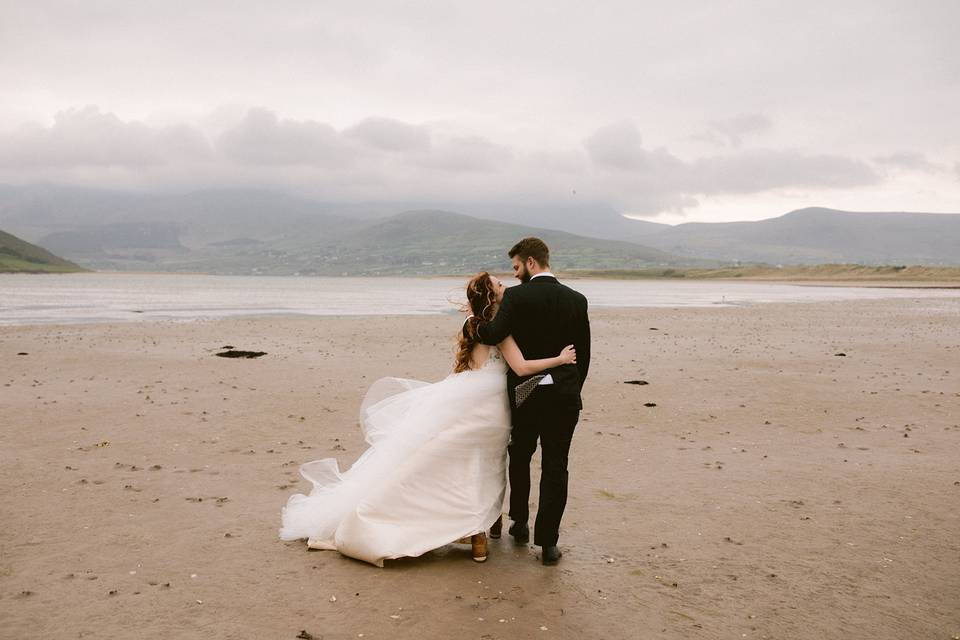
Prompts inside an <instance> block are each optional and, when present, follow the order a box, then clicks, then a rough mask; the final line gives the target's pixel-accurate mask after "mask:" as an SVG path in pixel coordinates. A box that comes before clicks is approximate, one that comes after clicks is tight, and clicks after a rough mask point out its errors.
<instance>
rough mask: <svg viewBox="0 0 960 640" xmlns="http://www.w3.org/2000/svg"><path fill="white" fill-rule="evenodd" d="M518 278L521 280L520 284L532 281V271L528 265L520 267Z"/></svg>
mask: <svg viewBox="0 0 960 640" xmlns="http://www.w3.org/2000/svg"><path fill="white" fill-rule="evenodd" d="M517 279H519V280H520V284H526V283H527V282H530V271H529V270H528V269H527V265H523V266H522V267H520V272H519V273H517Z"/></svg>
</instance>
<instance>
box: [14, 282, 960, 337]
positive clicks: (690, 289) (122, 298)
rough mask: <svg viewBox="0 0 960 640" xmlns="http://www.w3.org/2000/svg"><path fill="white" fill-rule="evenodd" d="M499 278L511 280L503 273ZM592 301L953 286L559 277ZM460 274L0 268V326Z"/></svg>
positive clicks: (352, 307)
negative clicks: (414, 275)
mask: <svg viewBox="0 0 960 640" xmlns="http://www.w3.org/2000/svg"><path fill="white" fill-rule="evenodd" d="M504 281H505V282H508V281H510V282H513V283H515V282H516V281H515V280H513V279H512V278H504ZM564 282H565V283H566V284H568V285H569V286H571V287H573V288H574V289H577V290H578V291H580V292H582V293H583V294H584V295H586V296H587V298H588V299H589V300H590V304H591V307H592V308H604V307H606V308H615V307H622V308H629V307H715V306H743V305H762V304H769V303H803V302H822V301H831V300H868V299H879V298H904V299H916V300H923V299H929V298H944V297H949V298H960V289H949V288H942V289H938V288H916V289H913V288H900V287H851V286H815V285H807V284H784V283H766V282H736V281H715V280H699V281H697V280H609V279H597V278H575V279H570V280H565V281H564ZM465 283H466V278H456V277H443V278H412V277H411V278H407V277H403V278H389V277H383V278H348V277H337V278H324V277H279V276H212V275H180V274H143V273H79V274H62V275H59V274H55V275H47V274H43V275H34V274H0V325H23V324H64V323H69V324H74V323H89V322H118V321H129V322H145V321H155V320H173V321H191V320H198V319H213V318H227V317H235V316H268V315H271V316H272V315H300V316H379V315H422V314H455V313H460V305H461V304H462V303H463V302H464V300H465V296H464V286H465Z"/></svg>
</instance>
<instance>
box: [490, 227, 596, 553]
mask: <svg viewBox="0 0 960 640" xmlns="http://www.w3.org/2000/svg"><path fill="white" fill-rule="evenodd" d="M509 255H510V259H511V260H512V261H513V274H514V276H516V278H517V279H518V280H520V282H521V283H522V284H520V285H519V286H516V287H510V288H509V289H507V290H506V291H505V292H504V294H503V301H502V302H501V303H500V310H499V311H497V315H496V316H495V317H494V319H493V320H492V321H490V322H489V323H483V324H481V325H480V326H479V327H478V334H479V336H480V339H481V340H482V341H483V342H484V343H485V344H489V345H495V344H499V343H500V342H502V341H503V340H504V339H505V338H506V337H507V336H509V335H512V336H513V339H514V340H516V342H517V345H518V346H519V347H520V351H521V352H522V353H523V357H524V358H526V359H528V360H535V359H539V358H552V357H553V356H555V355H557V354H558V353H560V350H561V349H563V348H564V347H565V346H567V345H569V344H572V345H573V346H574V347H575V348H576V351H577V363H576V364H568V365H563V366H561V367H557V368H556V369H551V370H549V371H545V372H543V373H544V374H546V375H542V374H541V375H540V376H534V377H533V378H534V379H531V376H527V377H520V376H518V375H517V374H515V373H514V372H513V371H508V373H507V393H508V395H509V396H510V409H511V414H512V423H513V430H512V432H511V436H510V445H509V447H508V451H509V452H510V519H511V520H513V526H511V527H510V535H512V536H513V537H514V539H515V540H516V542H517V543H519V544H526V543H527V542H528V541H529V539H530V530H529V528H528V527H527V520H528V518H529V515H530V514H529V501H530V459H531V457H533V453H534V452H535V451H536V449H537V440H538V439H539V440H540V447H541V475H540V506H539V508H538V510H537V519H536V523H535V525H534V530H533V543H534V544H535V545H538V546H540V547H542V548H543V553H542V555H541V558H542V560H543V564H545V565H554V564H556V563H557V561H558V560H559V559H560V556H561V555H563V554H561V552H560V550H559V549H558V548H557V540H558V537H559V530H560V519H561V518H562V517H563V510H564V507H565V506H566V504H567V455H568V453H569V451H570V441H571V439H572V438H573V431H574V428H575V427H576V426H577V420H578V419H579V418H580V410H581V409H582V408H583V403H582V402H581V400H580V389H581V388H582V387H583V382H584V380H586V378H587V369H588V368H589V367H590V322H589V320H588V318H587V299H586V298H585V297H584V296H583V295H582V294H580V293H578V292H576V291H574V290H573V289H571V288H569V287H566V286H564V285H562V284H560V283H559V282H558V281H557V278H556V277H555V276H554V275H553V274H552V273H550V250H549V249H548V248H547V245H546V244H544V242H543V240H540V239H539V238H524V239H523V240H521V241H520V242H518V243H517V244H515V245H514V246H513V248H512V249H510V252H509ZM537 378H539V379H537ZM525 382H526V383H527V384H526V385H523V383H525ZM518 385H523V386H521V389H520V393H519V394H518V393H517V386H518ZM518 402H519V406H518Z"/></svg>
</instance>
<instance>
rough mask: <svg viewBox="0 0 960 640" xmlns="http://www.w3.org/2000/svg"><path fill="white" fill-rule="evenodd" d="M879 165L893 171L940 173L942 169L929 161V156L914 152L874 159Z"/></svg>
mask: <svg viewBox="0 0 960 640" xmlns="http://www.w3.org/2000/svg"><path fill="white" fill-rule="evenodd" d="M873 161H874V162H876V163H877V164H880V165H883V166H885V167H890V168H892V169H906V170H908V171H922V172H925V173H933V172H936V171H940V167H938V166H937V165H935V164H933V163H932V162H930V161H929V160H927V156H925V155H924V154H922V153H916V152H914V151H897V152H895V153H890V154H887V155H883V156H877V157H875V158H874V159H873Z"/></svg>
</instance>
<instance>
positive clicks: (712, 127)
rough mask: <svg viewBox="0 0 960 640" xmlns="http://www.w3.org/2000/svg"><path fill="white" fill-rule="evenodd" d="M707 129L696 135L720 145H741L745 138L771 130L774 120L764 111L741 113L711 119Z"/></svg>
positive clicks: (698, 137)
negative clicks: (763, 112) (764, 113)
mask: <svg viewBox="0 0 960 640" xmlns="http://www.w3.org/2000/svg"><path fill="white" fill-rule="evenodd" d="M707 127H708V128H707V130H706V131H705V132H703V133H699V134H697V135H695V136H693V137H694V139H697V140H704V141H706V142H710V143H712V144H715V145H718V146H730V147H739V146H740V145H741V144H742V143H743V138H744V137H746V136H748V135H752V134H759V133H763V132H765V131H768V130H770V129H771V128H772V127H773V122H772V121H771V120H770V118H768V117H767V116H765V115H763V114H762V113H741V114H739V115H736V116H732V117H730V118H722V119H719V120H711V121H710V122H708V123H707Z"/></svg>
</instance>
